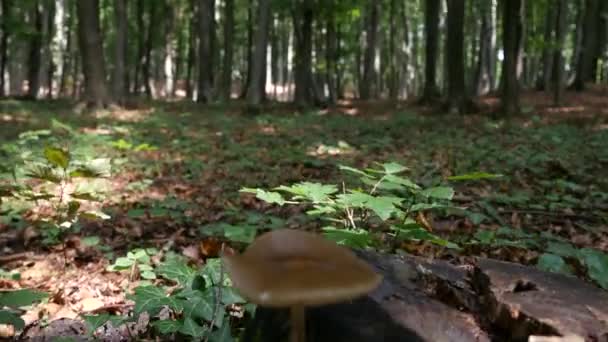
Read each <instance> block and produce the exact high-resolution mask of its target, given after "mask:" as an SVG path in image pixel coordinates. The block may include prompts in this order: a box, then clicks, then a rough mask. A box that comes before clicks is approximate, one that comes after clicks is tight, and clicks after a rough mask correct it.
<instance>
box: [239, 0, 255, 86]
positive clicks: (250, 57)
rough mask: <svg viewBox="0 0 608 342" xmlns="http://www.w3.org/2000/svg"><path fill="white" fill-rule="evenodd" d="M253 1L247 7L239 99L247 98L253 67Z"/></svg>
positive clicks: (250, 0)
mask: <svg viewBox="0 0 608 342" xmlns="http://www.w3.org/2000/svg"><path fill="white" fill-rule="evenodd" d="M254 3H255V1H254V0H249V4H248V5H249V6H248V7H247V70H246V72H245V86H244V87H243V89H242V92H241V97H242V98H245V97H247V91H248V90H249V83H250V79H251V68H252V65H253V8H254Z"/></svg>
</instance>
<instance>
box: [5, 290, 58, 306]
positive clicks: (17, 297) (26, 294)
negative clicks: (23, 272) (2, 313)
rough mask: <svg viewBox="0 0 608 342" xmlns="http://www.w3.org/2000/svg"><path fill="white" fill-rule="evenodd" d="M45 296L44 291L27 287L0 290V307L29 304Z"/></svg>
mask: <svg viewBox="0 0 608 342" xmlns="http://www.w3.org/2000/svg"><path fill="white" fill-rule="evenodd" d="M46 297H47V294H46V293H44V292H38V291H33V290H29V289H23V290H16V291H7V292H0V307H3V306H8V307H11V308H19V307H22V306H29V305H32V304H33V303H35V302H38V301H40V300H42V299H44V298H46Z"/></svg>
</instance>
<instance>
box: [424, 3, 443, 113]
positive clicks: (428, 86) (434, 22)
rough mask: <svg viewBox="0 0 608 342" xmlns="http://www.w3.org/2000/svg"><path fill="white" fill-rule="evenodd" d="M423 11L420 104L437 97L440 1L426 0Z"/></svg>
mask: <svg viewBox="0 0 608 342" xmlns="http://www.w3.org/2000/svg"><path fill="white" fill-rule="evenodd" d="M425 4H426V8H425V9H424V35H425V38H426V45H425V63H424V90H423V93H422V102H432V101H433V100H435V99H437V98H438V97H439V88H438V87H437V55H438V53H439V18H440V15H439V14H440V13H439V11H440V9H441V2H440V0H426V1H425Z"/></svg>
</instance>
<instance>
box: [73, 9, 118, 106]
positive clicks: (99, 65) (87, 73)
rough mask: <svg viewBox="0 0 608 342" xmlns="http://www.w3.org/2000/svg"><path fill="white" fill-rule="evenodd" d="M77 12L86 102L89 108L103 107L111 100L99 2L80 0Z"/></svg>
mask: <svg viewBox="0 0 608 342" xmlns="http://www.w3.org/2000/svg"><path fill="white" fill-rule="evenodd" d="M76 11H77V15H78V41H79V43H80V53H81V55H82V70H83V72H84V82H85V101H86V102H87V104H88V105H89V106H93V107H103V106H104V105H106V104H108V102H109V100H110V99H109V96H108V90H107V87H106V67H105V60H104V57H103V48H102V39H101V31H100V28H99V0H78V1H76Z"/></svg>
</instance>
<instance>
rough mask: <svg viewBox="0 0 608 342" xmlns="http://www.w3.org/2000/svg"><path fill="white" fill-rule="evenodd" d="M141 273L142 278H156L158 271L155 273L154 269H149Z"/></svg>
mask: <svg viewBox="0 0 608 342" xmlns="http://www.w3.org/2000/svg"><path fill="white" fill-rule="evenodd" d="M140 271H141V270H140ZM139 275H140V276H141V278H142V279H146V280H153V279H156V273H154V271H149V270H146V271H141V272H140V274H139Z"/></svg>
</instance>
